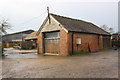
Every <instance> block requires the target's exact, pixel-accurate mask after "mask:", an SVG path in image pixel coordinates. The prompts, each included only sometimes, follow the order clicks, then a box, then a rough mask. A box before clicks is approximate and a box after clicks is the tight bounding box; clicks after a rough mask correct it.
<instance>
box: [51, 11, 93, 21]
mask: <svg viewBox="0 0 120 80" xmlns="http://www.w3.org/2000/svg"><path fill="white" fill-rule="evenodd" d="M50 15H55V16H58V17H63V18H67V19H71V20H77V21H82V22H86V23H91V22H88V21H84V20H81V19H75V18H71V17H66V16H61V15H57V14H53V13H50Z"/></svg>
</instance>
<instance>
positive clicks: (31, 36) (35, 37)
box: [25, 31, 37, 40]
mask: <svg viewBox="0 0 120 80" xmlns="http://www.w3.org/2000/svg"><path fill="white" fill-rule="evenodd" d="M36 33H37V31H35V32H32V33H31V34H29V35H28V36H27V37H26V38H25V39H26V40H28V39H37V35H36Z"/></svg>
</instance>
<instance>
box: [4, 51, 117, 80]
mask: <svg viewBox="0 0 120 80" xmlns="http://www.w3.org/2000/svg"><path fill="white" fill-rule="evenodd" d="M12 51H13V53H14V50H11V51H7V53H9V52H12ZM12 55H13V54H11V55H10V57H9V55H8V56H7V57H6V58H5V59H3V60H2V77H3V78H118V51H115V50H109V51H102V52H96V53H91V54H89V55H81V56H72V57H67V56H64V57H60V56H37V54H33V53H31V55H30V54H29V55H27V54H26V55H25V54H22V55H18V54H17V53H14V56H13V57H11V56H12ZM15 55H17V57H15ZM23 55H24V56H23ZM18 56H19V58H18ZM25 56H27V57H25ZM31 56H33V57H31Z"/></svg>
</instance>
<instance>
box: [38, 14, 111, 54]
mask: <svg viewBox="0 0 120 80" xmlns="http://www.w3.org/2000/svg"><path fill="white" fill-rule="evenodd" d="M37 36H38V42H37V43H38V52H39V53H40V54H43V55H47V54H50V55H68V54H75V53H76V52H79V51H81V50H85V51H89V52H96V51H99V50H101V49H104V48H105V49H106V48H111V35H110V34H109V33H108V32H106V31H104V30H103V29H101V28H99V27H98V26H96V25H95V24H93V23H90V22H86V21H83V20H78V19H72V18H68V17H63V16H59V15H56V14H49V16H47V17H46V19H45V21H44V22H43V24H42V25H41V27H40V29H39V30H38V32H37Z"/></svg>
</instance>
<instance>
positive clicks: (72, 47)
mask: <svg viewBox="0 0 120 80" xmlns="http://www.w3.org/2000/svg"><path fill="white" fill-rule="evenodd" d="M73 53H74V32H72V54H73Z"/></svg>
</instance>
